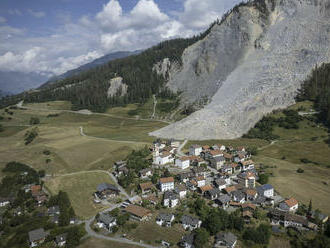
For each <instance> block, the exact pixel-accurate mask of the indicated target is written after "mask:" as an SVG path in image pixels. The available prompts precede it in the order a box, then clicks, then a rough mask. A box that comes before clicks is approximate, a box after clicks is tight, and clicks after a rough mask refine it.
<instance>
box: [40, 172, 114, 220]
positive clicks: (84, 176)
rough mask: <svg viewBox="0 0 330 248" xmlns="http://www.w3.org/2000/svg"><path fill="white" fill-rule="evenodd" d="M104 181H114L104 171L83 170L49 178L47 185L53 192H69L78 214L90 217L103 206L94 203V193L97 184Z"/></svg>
mask: <svg viewBox="0 0 330 248" xmlns="http://www.w3.org/2000/svg"><path fill="white" fill-rule="evenodd" d="M103 182H107V183H113V181H112V180H111V178H110V177H109V175H108V174H106V173H104V172H83V173H81V174H74V175H67V176H60V177H55V178H52V179H49V180H47V181H46V182H45V186H46V187H47V189H48V190H49V191H50V192H51V193H52V194H57V193H58V192H59V191H60V190H62V191H65V192H67V193H68V195H69V197H70V201H71V203H72V206H73V208H74V210H75V212H76V214H77V215H78V216H79V217H82V218H88V217H91V216H93V215H95V214H96V213H97V212H99V211H100V210H101V209H102V208H103V207H102V205H100V204H99V205H97V204H94V203H93V193H94V192H95V191H96V187H97V185H99V184H100V183H103Z"/></svg>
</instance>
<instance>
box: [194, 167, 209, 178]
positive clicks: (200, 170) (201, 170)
mask: <svg viewBox="0 0 330 248" xmlns="http://www.w3.org/2000/svg"><path fill="white" fill-rule="evenodd" d="M192 171H193V173H194V174H195V176H196V177H198V176H203V177H208V176H209V175H210V174H211V172H210V171H209V170H208V169H206V168H205V167H194V168H193V169H192Z"/></svg>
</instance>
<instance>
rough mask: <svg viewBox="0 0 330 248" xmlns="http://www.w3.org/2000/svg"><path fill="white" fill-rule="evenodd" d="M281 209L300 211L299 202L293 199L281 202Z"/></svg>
mask: <svg viewBox="0 0 330 248" xmlns="http://www.w3.org/2000/svg"><path fill="white" fill-rule="evenodd" d="M279 208H280V209H281V210H284V211H290V212H295V211H296V210H297V209H298V201H297V200H296V199H294V198H293V197H291V198H290V199H287V200H285V201H284V202H281V203H280V205H279Z"/></svg>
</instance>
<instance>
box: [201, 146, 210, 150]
mask: <svg viewBox="0 0 330 248" xmlns="http://www.w3.org/2000/svg"><path fill="white" fill-rule="evenodd" d="M210 149H211V147H210V146H208V145H204V146H202V150H203V151H209V150H210Z"/></svg>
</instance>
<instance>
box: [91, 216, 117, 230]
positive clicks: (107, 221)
mask: <svg viewBox="0 0 330 248" xmlns="http://www.w3.org/2000/svg"><path fill="white" fill-rule="evenodd" d="M96 221H97V222H96V225H97V226H98V228H104V229H106V230H108V231H109V232H111V231H112V228H113V227H114V226H116V225H117V220H116V218H115V217H113V216H110V215H109V214H106V213H100V214H99V216H98V217H97V220H96Z"/></svg>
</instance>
